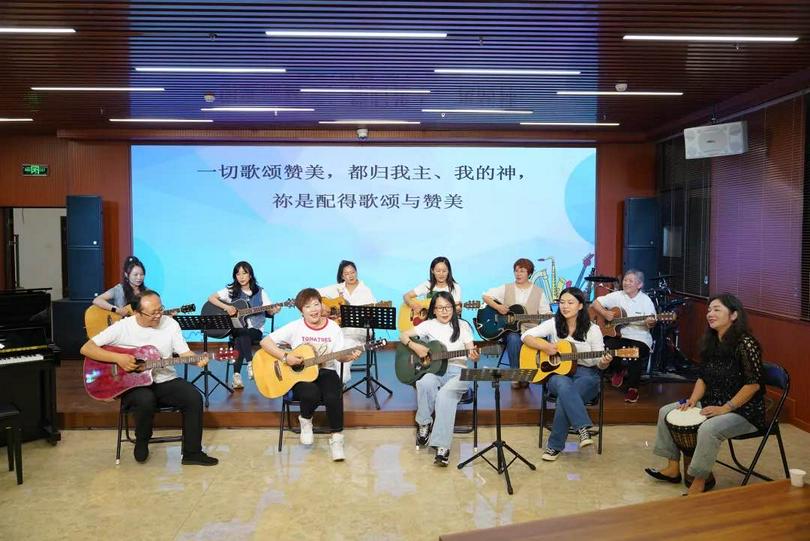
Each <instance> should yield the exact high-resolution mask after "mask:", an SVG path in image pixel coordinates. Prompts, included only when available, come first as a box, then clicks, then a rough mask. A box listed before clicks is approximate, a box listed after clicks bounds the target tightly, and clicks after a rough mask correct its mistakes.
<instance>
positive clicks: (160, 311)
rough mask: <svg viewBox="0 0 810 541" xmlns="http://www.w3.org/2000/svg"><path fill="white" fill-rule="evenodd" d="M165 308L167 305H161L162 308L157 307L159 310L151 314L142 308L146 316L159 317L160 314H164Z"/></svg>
mask: <svg viewBox="0 0 810 541" xmlns="http://www.w3.org/2000/svg"><path fill="white" fill-rule="evenodd" d="M165 309H166V307H165V306H161V307H160V308H158V309H157V311H155V312H152V313H151V314H147V313H146V312H144V311H143V310H141V314H142V315H143V316H144V317H151V318H157V317H160V316H162V315H163V311H164V310H165Z"/></svg>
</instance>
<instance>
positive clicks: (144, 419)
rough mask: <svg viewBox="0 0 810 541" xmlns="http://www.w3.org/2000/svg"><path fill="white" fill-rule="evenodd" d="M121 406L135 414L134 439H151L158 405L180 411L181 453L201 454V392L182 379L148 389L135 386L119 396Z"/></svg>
mask: <svg viewBox="0 0 810 541" xmlns="http://www.w3.org/2000/svg"><path fill="white" fill-rule="evenodd" d="M121 402H122V403H123V404H124V407H125V408H127V409H129V410H130V411H132V413H133V414H134V415H135V439H136V440H139V441H144V440H148V439H149V438H151V437H152V424H153V422H154V418H155V411H156V410H157V408H158V407H159V406H175V407H177V408H180V411H182V412H183V454H184V455H185V454H194V453H199V452H200V451H202V413H203V399H202V395H201V394H200V391H198V390H197V388H196V387H195V386H194V385H192V384H191V383H189V382H187V381H186V380H184V379H182V378H175V379H172V380H169V381H165V382H163V383H154V384H152V385H150V386H149V387H136V388H135V389H131V390H129V391H127V392H126V393H124V394H123V395H121Z"/></svg>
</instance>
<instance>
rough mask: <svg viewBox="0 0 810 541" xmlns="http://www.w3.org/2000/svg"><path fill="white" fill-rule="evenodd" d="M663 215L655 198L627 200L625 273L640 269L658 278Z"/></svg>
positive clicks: (623, 262) (625, 212)
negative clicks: (661, 216) (661, 219)
mask: <svg viewBox="0 0 810 541" xmlns="http://www.w3.org/2000/svg"><path fill="white" fill-rule="evenodd" d="M660 215H661V214H660V211H659V209H658V200H657V199H656V198H655V197H628V198H627V199H625V200H624V251H623V260H622V268H623V269H624V270H628V269H637V270H640V271H642V272H643V273H644V274H645V275H646V276H647V277H648V278H652V277H654V276H658V254H659V246H660V243H661V241H660V238H661V225H660V223H659V218H660ZM647 285H648V286H650V285H651V284H647Z"/></svg>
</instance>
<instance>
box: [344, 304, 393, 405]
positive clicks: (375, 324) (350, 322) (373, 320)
mask: <svg viewBox="0 0 810 541" xmlns="http://www.w3.org/2000/svg"><path fill="white" fill-rule="evenodd" d="M396 320H397V309H396V308H393V307H387V306H353V305H351V304H341V305H340V325H341V327H358V328H361V329H365V330H366V343H367V344H368V343H369V342H371V341H372V340H374V329H386V330H393V329H396V328H397V327H396ZM372 359H374V362H376V360H377V352H376V351H371V350H369V349H367V350H366V375H365V376H363V378H362V379H361V380H360V381H358V382H357V383H355V384H353V385H352V386H351V387H349V388H348V389H346V392H348V391H351V390H352V389H355V390H357V391H358V392H360V393H361V394H362V395H363V396H365V397H366V398H373V399H374V406H375V407H376V408H377V409H380V401H379V400H377V391H378V390H379V389H384V390H386V391H388V394H389V395H393V394H394V391H392V390H391V389H389V388H388V387H386V386H385V385H383V384H382V383H381V382H380V381H379V380H378V379H377V378H375V377H374V376H372V375H371V363H372ZM374 366H375V367H376V366H377V365H376V364H375V365H374ZM363 383H365V384H366V390H365V392H364V391H363V390H362V389H358V388H357V387H358V386H359V385H362V384H363Z"/></svg>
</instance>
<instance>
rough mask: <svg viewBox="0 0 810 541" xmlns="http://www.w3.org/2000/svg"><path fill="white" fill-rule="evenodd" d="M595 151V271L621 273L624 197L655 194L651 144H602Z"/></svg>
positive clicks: (653, 156)
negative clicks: (596, 180)
mask: <svg viewBox="0 0 810 541" xmlns="http://www.w3.org/2000/svg"><path fill="white" fill-rule="evenodd" d="M597 148H598V152H597V154H596V178H597V179H598V182H597V185H596V263H597V270H598V271H599V274H607V275H614V276H615V275H618V274H620V273H621V272H622V268H621V266H622V243H623V242H622V240H623V235H624V219H623V216H624V199H625V198H627V197H647V196H652V195H655V146H654V145H653V144H652V143H637V144H602V145H598V146H597Z"/></svg>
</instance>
